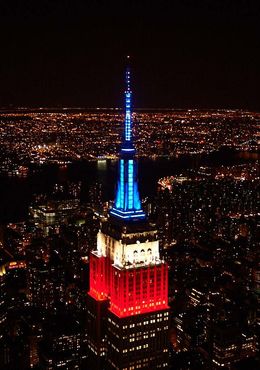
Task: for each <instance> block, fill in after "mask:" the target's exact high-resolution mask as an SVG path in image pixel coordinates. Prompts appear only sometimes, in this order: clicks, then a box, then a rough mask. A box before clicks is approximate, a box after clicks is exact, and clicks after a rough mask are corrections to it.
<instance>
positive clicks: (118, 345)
mask: <svg viewBox="0 0 260 370" xmlns="http://www.w3.org/2000/svg"><path fill="white" fill-rule="evenodd" d="M130 79H131V76H130V68H129V66H128V67H127V69H126V90H125V121H124V135H123V140H122V146H121V150H120V158H119V170H118V180H117V191H116V197H115V201H114V205H113V207H112V208H111V210H110V216H109V218H108V220H107V221H105V222H102V224H101V228H100V231H99V233H98V235H97V249H96V250H94V251H92V253H91V255H90V266H89V268H90V289H89V292H88V333H89V336H88V347H89V354H90V363H91V364H92V365H91V366H95V367H93V369H94V368H96V369H97V368H99V369H118V370H123V369H124V370H134V369H149V370H152V369H163V368H164V369H166V368H167V367H168V348H167V347H168V346H167V341H168V326H169V324H168V321H169V316H168V315H169V312H168V267H167V264H166V263H165V262H164V261H163V260H162V259H161V258H160V253H159V240H158V235H157V230H156V228H155V226H154V225H152V224H150V223H149V221H148V220H147V217H146V214H145V212H144V211H143V209H142V204H141V199H140V195H139V189H138V176H137V162H136V158H135V152H136V151H135V147H134V143H133V135H132V110H131V100H132V91H131V84H130Z"/></svg>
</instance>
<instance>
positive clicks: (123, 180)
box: [110, 56, 146, 220]
mask: <svg viewBox="0 0 260 370" xmlns="http://www.w3.org/2000/svg"><path fill="white" fill-rule="evenodd" d="M129 59H130V57H129V56H127V67H126V90H125V122H124V137H123V142H122V146H121V151H120V159H119V176H118V181H117V192H116V199H115V203H114V206H113V208H112V209H111V211H110V214H111V215H114V216H116V217H119V218H121V219H124V220H137V219H144V218H145V217H146V216H145V213H144V211H143V210H142V204H141V200H140V195H139V190H138V179H137V163H136V159H135V148H134V145H133V135H132V106H131V103H132V101H131V100H132V91H131V85H130V83H131V75H130V65H129Z"/></svg>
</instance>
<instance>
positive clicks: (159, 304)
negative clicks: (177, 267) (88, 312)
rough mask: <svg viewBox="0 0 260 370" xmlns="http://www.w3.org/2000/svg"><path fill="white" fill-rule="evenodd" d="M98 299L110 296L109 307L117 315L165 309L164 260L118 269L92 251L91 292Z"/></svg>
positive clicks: (166, 276)
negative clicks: (155, 263)
mask: <svg viewBox="0 0 260 370" xmlns="http://www.w3.org/2000/svg"><path fill="white" fill-rule="evenodd" d="M89 294H90V295H91V296H92V297H94V298H95V299H97V300H104V299H107V298H109V299H110V310H111V311H112V312H113V313H114V314H115V315H117V316H119V317H125V316H131V315H137V314H141V313H145V312H151V311H158V310H162V309H166V308H168V266H167V264H166V263H161V264H158V265H148V266H142V267H136V268H123V269H120V268H117V267H115V266H114V265H112V263H111V261H110V260H109V258H107V257H99V256H97V255H96V254H93V253H91V257H90V292H89Z"/></svg>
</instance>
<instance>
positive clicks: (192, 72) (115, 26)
mask: <svg viewBox="0 0 260 370" xmlns="http://www.w3.org/2000/svg"><path fill="white" fill-rule="evenodd" d="M259 14H260V13H259V6H258V5H257V4H256V1H243V0H241V1H234V0H229V1H225V4H219V2H214V1H213V2H209V1H206V0H205V1H201V2H200V4H199V5H198V4H196V5H194V4H193V2H192V1H190V0H182V1H172V2H168V1H165V2H163V4H158V3H157V4H154V3H153V2H146V1H144V2H141V4H138V2H136V1H132V2H129V4H124V5H118V4H116V3H115V2H110V4H108V5H106V4H105V3H104V2H99V3H97V2H96V1H88V2H87V3H86V2H83V1H76V2H73V3H72V2H71V1H69V0H68V1H56V2H55V4H53V2H51V1H47V0H45V1H44V0H43V1H39V2H37V4H35V3H34V2H33V1H30V0H29V1H27V2H26V5H25V4H16V2H15V1H12V2H9V4H8V5H7V4H5V5H3V4H2V5H1V6H0V20H1V25H0V31H1V36H0V42H1V49H2V50H1V51H2V53H1V54H2V58H1V62H0V65H1V68H0V78H1V86H0V106H1V107H2V106H10V105H11V106H12V105H13V106H45V107H48V106H84V107H85V106H87V107H96V106H97V107H98V106H100V107H109V106H112V107H116V106H119V107H120V106H122V94H121V92H122V91H123V89H124V87H123V84H124V77H123V73H124V72H123V71H124V58H125V56H126V55H127V54H130V55H131V56H132V58H133V63H132V64H133V91H134V97H135V99H134V106H136V107H147V108H155V107H156V108H169V107H171V108H180V109H182V108H185V109H186V108H187V109H188V108H191V109H196V108H197V109H201V108H202V109H210V108H212V109H218V108H223V109H246V110H256V111H259V110H260V102H259V98H258V86H259V85H260V74H259V65H260V58H259V56H260V55H259V46H260V45H259V35H260V26H259V21H258V19H259Z"/></svg>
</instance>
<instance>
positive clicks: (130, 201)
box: [127, 159, 134, 209]
mask: <svg viewBox="0 0 260 370" xmlns="http://www.w3.org/2000/svg"><path fill="white" fill-rule="evenodd" d="M133 196H134V165H133V160H132V159H130V160H129V161H128V207H127V208H128V209H133V206H134V200H133Z"/></svg>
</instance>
